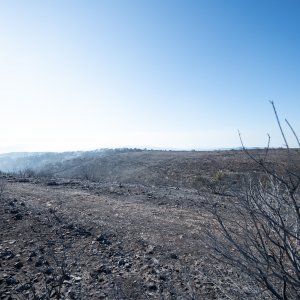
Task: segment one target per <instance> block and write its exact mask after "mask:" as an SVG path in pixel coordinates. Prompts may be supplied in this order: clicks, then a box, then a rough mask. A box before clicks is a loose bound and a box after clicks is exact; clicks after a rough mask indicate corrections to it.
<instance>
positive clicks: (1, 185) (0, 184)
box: [0, 178, 7, 200]
mask: <svg viewBox="0 0 300 300" xmlns="http://www.w3.org/2000/svg"><path fill="white" fill-rule="evenodd" d="M6 186H7V181H6V180H5V179H4V178H0V200H1V199H2V197H3V195H4V192H5V189H6Z"/></svg>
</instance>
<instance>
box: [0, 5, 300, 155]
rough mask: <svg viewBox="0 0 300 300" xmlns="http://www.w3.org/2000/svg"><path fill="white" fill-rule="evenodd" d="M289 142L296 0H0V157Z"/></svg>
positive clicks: (297, 46)
mask: <svg viewBox="0 0 300 300" xmlns="http://www.w3.org/2000/svg"><path fill="white" fill-rule="evenodd" d="M269 100H273V101H275V103H276V105H277V109H278V111H279V114H280V116H281V117H283V118H285V117H286V118H288V120H289V121H290V122H291V123H292V124H293V125H294V129H295V130H296V131H297V132H298V133H299V134H300V118H299V108H300V1H299V0H296V1H283V0H281V1H277V0H269V1H266V0H257V1H255V0H239V1H237V0H222V1H221V0H195V1H191V0H181V1H179V0H119V1H114V0H106V1H104V0H102V1H101V0H99V1H96V0H95V1H92V0H89V1H76V0H51V1H50V0H43V1H40V0H36V1H32V0H26V1H25V0H19V1H15V0H0V103H1V109H0V113H1V117H0V129H1V130H0V152H7V151H23V150H27V151H46V150H50V151H63V150H81V149H95V148H102V147H123V146H128V147H149V148H151V147H159V148H180V149H201V148H223V147H238V146H240V143H239V139H238V135H237V130H240V131H241V132H242V134H243V137H244V141H245V144H246V145H247V146H264V145H265V143H266V133H267V132H268V133H270V134H271V136H272V144H271V145H272V146H274V147H276V146H282V144H283V142H282V139H280V136H279V130H278V129H277V127H276V122H275V118H274V115H273V113H272V108H271V106H270V104H269V102H268V101H269Z"/></svg>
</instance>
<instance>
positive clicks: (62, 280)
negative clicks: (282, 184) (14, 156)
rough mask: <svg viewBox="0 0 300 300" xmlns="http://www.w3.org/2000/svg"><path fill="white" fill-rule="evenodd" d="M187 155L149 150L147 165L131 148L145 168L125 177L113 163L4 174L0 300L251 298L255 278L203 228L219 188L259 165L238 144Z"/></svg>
mask: <svg viewBox="0 0 300 300" xmlns="http://www.w3.org/2000/svg"><path fill="white" fill-rule="evenodd" d="M186 154H187V155H186V156H185V157H184V156H183V154H180V155H178V156H177V159H176V155H174V153H166V154H164V155H166V156H163V155H161V156H160V157H161V160H160V162H159V163H157V164H154V161H155V159H154V158H153V155H152V157H150V158H149V157H148V162H147V164H146V163H144V165H143V168H144V170H145V166H146V167H147V168H148V169H151V168H152V170H154V171H153V172H152V173H151V172H148V173H147V172H145V173H143V172H142V167H141V165H142V164H141V163H138V162H139V161H140V162H141V161H142V158H141V155H143V154H141V153H138V154H134V153H132V154H131V155H133V157H134V156H139V157H140V158H139V159H140V160H138V159H137V164H139V168H136V167H135V169H139V172H137V173H136V174H134V172H133V171H132V168H128V174H129V173H130V174H131V177H130V176H129V178H130V179H129V180H127V181H126V180H122V181H121V180H113V179H122V178H125V177H126V176H125V175H124V173H122V172H120V173H119V174H123V175H119V177H118V178H114V177H113V176H118V175H117V174H118V173H117V172H115V171H114V170H115V169H114V168H111V170H112V171H114V173H111V176H112V177H110V178H108V180H106V181H97V180H93V181H91V180H82V179H76V178H72V177H71V176H69V177H68V178H65V177H62V176H61V177H58V176H56V177H52V178H49V177H46V178H41V177H36V176H34V177H20V176H15V175H10V174H6V175H5V174H4V175H2V178H1V186H2V188H3V189H1V191H2V190H3V192H2V193H1V206H0V225H1V232H0V299H7V300H8V299H245V298H250V296H251V293H250V292H249V285H250V284H251V283H249V284H244V283H245V282H247V278H246V277H245V276H244V275H243V274H237V273H235V272H234V271H233V270H231V269H230V268H228V267H227V266H224V265H222V263H220V262H216V261H215V260H213V259H212V257H211V253H210V249H209V248H208V246H207V243H206V239H205V235H204V232H205V230H213V223H212V222H211V219H210V215H209V213H208V211H207V207H210V206H211V205H213V204H214V203H217V202H218V201H223V200H222V199H221V198H220V197H219V196H218V195H217V193H214V194H212V187H214V185H218V186H223V183H224V182H225V183H226V185H227V187H228V184H229V185H230V186H231V187H234V186H238V185H239V180H238V178H239V177H238V176H237V175H239V174H246V173H247V172H250V171H253V168H254V166H253V164H251V163H250V162H249V159H248V158H247V157H246V158H245V157H244V156H243V153H241V152H223V153H220V152H213V153H211V155H210V154H209V153H186ZM155 155H157V153H155ZM155 155H154V156H155ZM276 155H280V151H279V152H276ZM126 156H127V157H126ZM124 157H125V158H124ZM102 159H105V161H106V162H107V164H108V161H107V158H102ZM130 159H131V160H132V161H133V158H132V156H131V158H130ZM195 160H197V165H196V166H197V168H198V173H196V171H195V167H194V166H193V162H195ZM125 161H127V164H128V165H130V164H129V162H130V160H129V157H128V154H120V156H119V157H116V158H114V160H113V161H112V162H110V163H111V164H112V163H115V165H116V167H115V168H117V166H119V168H123V170H125V168H124V167H122V165H124V164H125ZM128 161H129V162H128ZM149 161H150V163H149ZM116 162H118V163H116ZM233 162H234V163H233ZM102 163H103V160H102ZM167 164H168V165H169V167H168V168H167V167H166V165H167ZM154 165H155V167H154ZM159 165H160V166H161V167H160V168H159V167H158V166H159ZM201 166H202V167H201ZM176 170H177V171H176ZM179 170H181V171H182V174H180V173H179ZM188 170H190V173H188ZM175 171H176V172H175ZM155 174H157V175H155ZM195 174H196V175H197V176H200V177H201V178H204V179H203V180H200V181H199V182H198V188H197V189H196V188H194V187H193V184H194V183H195V181H193V183H192V184H191V182H192V181H188V178H192V177H193V176H196V175H195ZM239 176H240V175H239ZM74 177H75V176H74ZM166 177H168V178H170V181H167V179H168V178H166ZM133 178H136V180H133ZM139 178H140V179H139ZM160 178H164V180H166V181H167V183H166V184H165V183H164V181H160ZM157 182H159V183H160V184H155V183H157ZM150 183H151V184H150Z"/></svg>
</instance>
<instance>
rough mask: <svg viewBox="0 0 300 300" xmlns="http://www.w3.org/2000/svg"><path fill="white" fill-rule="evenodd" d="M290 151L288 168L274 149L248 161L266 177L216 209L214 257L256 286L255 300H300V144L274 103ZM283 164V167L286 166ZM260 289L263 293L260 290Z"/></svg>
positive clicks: (252, 180) (258, 176)
mask: <svg viewBox="0 0 300 300" xmlns="http://www.w3.org/2000/svg"><path fill="white" fill-rule="evenodd" d="M271 104H272V107H273V110H274V113H275V116H276V120H277V124H278V126H279V129H280V132H281V135H282V137H283V140H284V143H285V148H284V149H282V150H280V151H284V153H285V160H286V162H285V164H284V167H281V168H278V167H276V166H274V164H273V165H272V164H271V163H270V161H268V158H269V152H270V149H269V144H270V137H269V141H268V146H267V148H266V149H265V152H264V155H263V156H262V157H259V158H258V157H257V156H256V155H254V154H253V153H252V152H251V151H250V150H247V149H246V148H245V146H244V144H243V141H242V139H241V143H242V146H243V150H244V151H245V153H246V155H247V156H248V157H249V158H250V159H251V160H252V161H253V162H254V163H255V164H256V165H257V166H259V167H260V170H261V172H258V173H255V174H249V176H248V177H247V178H245V179H244V182H243V185H242V186H243V187H242V189H241V190H239V191H235V192H232V193H231V194H230V195H229V194H228V192H227V193H226V194H224V199H223V200H224V202H226V205H220V204H216V205H213V206H212V207H211V209H210V213H211V216H212V224H213V226H212V227H211V228H213V229H210V230H209V231H207V235H208V237H209V241H210V246H211V249H212V250H213V251H212V253H213V256H214V257H215V258H217V259H218V260H220V261H222V262H223V263H224V262H225V263H226V264H228V265H230V266H232V267H233V268H236V269H238V270H239V271H240V272H242V273H243V274H247V275H248V276H249V278H251V280H252V281H254V282H255V283H256V291H255V292H256V293H257V291H259V294H256V295H255V294H254V289H253V293H252V292H251V291H250V292H249V297H250V296H251V294H252V296H254V297H255V298H256V299H258V298H264V296H263V295H266V293H267V294H268V295H269V297H271V298H275V299H282V300H286V299H300V236H299V234H300V228H299V224H300V193H299V186H300V167H299V158H300V152H299V148H300V143H299V139H298V136H297V134H296V133H295V131H294V129H293V127H292V126H291V125H290V124H289V123H288V122H287V121H286V122H287V124H288V126H289V128H290V129H291V132H292V133H293V135H294V137H295V140H296V142H297V147H298V148H290V146H289V144H288V141H287V138H286V135H285V132H284V131H283V128H282V126H281V122H280V120H279V118H278V115H277V111H276V108H275V106H274V103H273V102H271ZM280 163H282V162H280ZM257 288H258V289H257Z"/></svg>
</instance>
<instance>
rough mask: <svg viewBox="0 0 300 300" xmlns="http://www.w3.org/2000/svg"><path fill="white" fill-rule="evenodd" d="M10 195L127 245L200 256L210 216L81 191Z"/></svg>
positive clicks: (21, 186) (14, 191) (28, 189)
mask: <svg viewBox="0 0 300 300" xmlns="http://www.w3.org/2000/svg"><path fill="white" fill-rule="evenodd" d="M7 192H8V194H9V195H10V196H14V197H17V198H18V199H20V200H21V201H23V202H24V203H27V204H28V205H31V206H36V207H38V208H39V209H50V208H52V209H55V210H56V211H57V212H58V213H64V214H67V215H68V216H70V217H72V218H73V219H75V220H79V221H83V220H84V221H85V222H88V223H90V224H92V225H94V226H95V227H105V228H108V229H110V230H113V231H114V232H116V233H118V234H119V235H122V237H123V239H126V240H127V241H129V240H131V241H136V240H139V239H142V240H145V241H147V242H149V243H151V244H153V245H154V246H162V247H166V248H168V249H177V251H179V252H181V253H182V254H184V253H185V254H190V255H191V254H194V255H196V254H200V253H201V249H202V247H203V246H202V243H201V228H202V226H203V224H204V222H205V219H207V216H206V215H205V214H204V213H203V212H200V210H197V211H196V210H195V209H193V208H191V209H182V208H177V207H174V208H173V207H168V206H163V205H155V204H152V203H149V202H144V201H141V200H140V199H138V198H136V197H130V196H113V195H100V196H97V195H94V194H91V193H89V192H87V191H83V190H79V189H75V190H74V189H69V188H65V187H49V186H44V185H37V184H30V183H10V184H9V186H8V191H7Z"/></svg>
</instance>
